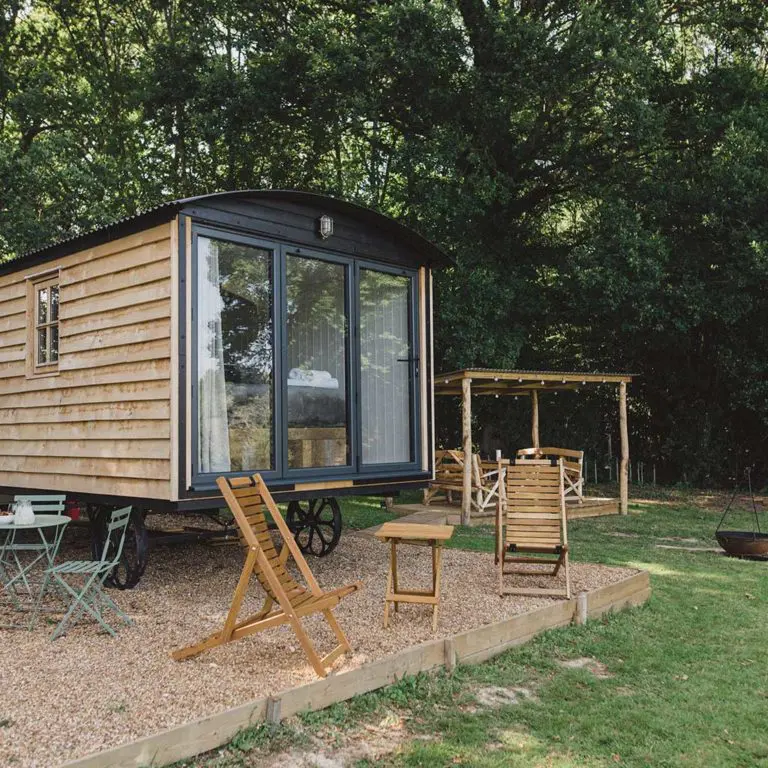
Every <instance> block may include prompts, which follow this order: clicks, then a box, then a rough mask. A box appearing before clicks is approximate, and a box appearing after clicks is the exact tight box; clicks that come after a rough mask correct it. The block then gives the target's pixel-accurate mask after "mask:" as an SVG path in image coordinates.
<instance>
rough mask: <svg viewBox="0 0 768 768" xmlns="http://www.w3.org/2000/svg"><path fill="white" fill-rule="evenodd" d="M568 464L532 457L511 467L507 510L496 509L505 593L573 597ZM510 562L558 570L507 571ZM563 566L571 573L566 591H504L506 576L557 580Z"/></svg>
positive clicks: (498, 553) (501, 591) (501, 581)
mask: <svg viewBox="0 0 768 768" xmlns="http://www.w3.org/2000/svg"><path fill="white" fill-rule="evenodd" d="M499 463H500V464H503V463H507V462H504V461H501V462H499ZM563 464H564V462H563V459H558V460H557V461H554V460H552V461H546V460H540V459H526V460H522V461H513V462H511V463H509V464H508V466H506V479H505V484H506V492H507V494H506V495H507V508H506V512H503V511H502V505H501V503H500V502H499V503H498V504H497V507H496V562H497V568H498V574H499V594H500V595H504V594H508V595H551V596H555V597H566V598H570V596H571V581H570V572H569V567H568V529H567V524H566V519H565V493H564V487H563V486H564V476H565V469H564V466H563ZM507 562H509V563H526V564H531V563H536V564H545V565H553V566H554V567H553V569H552V570H551V571H550V572H546V571H545V572H543V573H542V571H541V570H535V571H534V570H532V569H529V570H523V569H514V568H513V569H509V570H505V569H504V566H505V563H507ZM561 567H562V568H563V569H564V571H565V588H564V589H563V588H556V589H544V588H539V587H530V588H522V587H521V588H518V587H515V588H513V589H508V590H505V589H504V576H505V575H507V574H513V573H514V574H523V575H526V576H536V577H540V576H542V575H549V576H553V577H555V576H557V574H558V573H559V571H560V568H561Z"/></svg>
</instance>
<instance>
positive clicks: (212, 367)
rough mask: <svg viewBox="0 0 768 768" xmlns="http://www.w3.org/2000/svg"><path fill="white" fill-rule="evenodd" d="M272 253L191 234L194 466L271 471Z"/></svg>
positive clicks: (209, 469) (213, 469) (206, 469)
mask: <svg viewBox="0 0 768 768" xmlns="http://www.w3.org/2000/svg"><path fill="white" fill-rule="evenodd" d="M273 257H274V252H273V251H272V250H270V249H268V248H260V247H257V246H255V245H251V244H248V243H241V242H233V241H230V240H222V239H218V238H213V237H207V236H202V235H200V236H199V237H197V259H198V279H197V424H198V441H197V442H198V456H197V458H198V471H199V472H201V473H213V472H240V471H248V470H261V471H264V470H271V469H274V468H275V450H274V444H275V440H274V369H273V367H274V354H273V351H274V321H273V318H274V307H273V285H274V277H273Z"/></svg>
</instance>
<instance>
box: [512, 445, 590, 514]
mask: <svg viewBox="0 0 768 768" xmlns="http://www.w3.org/2000/svg"><path fill="white" fill-rule="evenodd" d="M517 458H518V459H554V460H555V461H557V460H558V459H562V460H563V469H564V479H565V500H566V501H568V497H569V496H572V497H575V498H576V499H578V501H579V504H582V503H583V502H584V474H583V473H584V451H572V450H571V449H570V448H521V449H520V450H519V451H518V452H517Z"/></svg>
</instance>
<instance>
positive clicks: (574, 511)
mask: <svg viewBox="0 0 768 768" xmlns="http://www.w3.org/2000/svg"><path fill="white" fill-rule="evenodd" d="M392 511H393V512H394V513H396V514H398V515H403V516H404V517H403V518H402V519H401V520H400V522H403V523H404V522H413V523H437V524H440V523H447V524H448V525H459V524H460V522H461V509H460V507H459V506H458V505H457V504H430V505H429V506H425V505H424V504H395V505H394V506H393V507H392ZM566 514H567V516H568V519H569V520H577V519H579V518H581V517H601V516H602V515H618V514H619V500H618V499H611V498H606V497H596V496H592V497H586V498H585V499H584V503H583V504H578V503H575V502H571V501H569V502H568V504H567V505H566ZM494 517H495V513H494V514H490V515H488V514H486V515H479V514H478V513H477V512H473V513H472V517H471V519H470V525H493V521H494Z"/></svg>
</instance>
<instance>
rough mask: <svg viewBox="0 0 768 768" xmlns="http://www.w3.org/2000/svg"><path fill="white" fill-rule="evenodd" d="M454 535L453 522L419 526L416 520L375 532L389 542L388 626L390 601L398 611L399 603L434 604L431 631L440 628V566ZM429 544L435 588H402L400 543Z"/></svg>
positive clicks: (385, 600) (386, 606) (385, 599)
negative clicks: (398, 557) (398, 574)
mask: <svg viewBox="0 0 768 768" xmlns="http://www.w3.org/2000/svg"><path fill="white" fill-rule="evenodd" d="M452 535H453V526H452V525H419V524H416V523H384V525H382V526H381V528H379V530H378V531H376V534H375V536H376V538H377V539H381V541H383V542H387V541H388V542H389V544H390V556H389V577H388V579H387V593H386V595H385V596H384V626H385V627H387V626H388V625H389V604H390V603H392V604H393V605H394V607H395V611H397V606H398V603H422V604H425V605H432V606H434V608H433V609H432V631H433V632H434V631H436V630H437V613H438V609H439V607H440V566H441V564H442V555H443V543H444V542H446V541H448V539H450V538H451V536H452ZM398 543H407V544H428V545H429V546H430V547H431V548H432V589H431V590H405V589H400V588H399V584H398V578H397V545H398Z"/></svg>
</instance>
